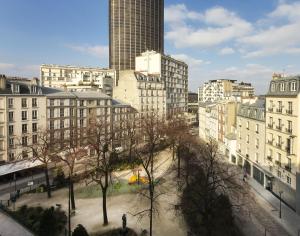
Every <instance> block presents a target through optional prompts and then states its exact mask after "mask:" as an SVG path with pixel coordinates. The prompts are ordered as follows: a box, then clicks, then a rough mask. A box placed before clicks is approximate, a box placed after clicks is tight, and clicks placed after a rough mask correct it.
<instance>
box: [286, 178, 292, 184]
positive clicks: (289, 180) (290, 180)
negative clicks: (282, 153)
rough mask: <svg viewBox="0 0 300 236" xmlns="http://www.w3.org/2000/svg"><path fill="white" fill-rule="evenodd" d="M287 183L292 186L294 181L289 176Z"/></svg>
mask: <svg viewBox="0 0 300 236" xmlns="http://www.w3.org/2000/svg"><path fill="white" fill-rule="evenodd" d="M286 182H287V183H288V184H289V185H291V184H292V179H291V177H290V176H287V177H286Z"/></svg>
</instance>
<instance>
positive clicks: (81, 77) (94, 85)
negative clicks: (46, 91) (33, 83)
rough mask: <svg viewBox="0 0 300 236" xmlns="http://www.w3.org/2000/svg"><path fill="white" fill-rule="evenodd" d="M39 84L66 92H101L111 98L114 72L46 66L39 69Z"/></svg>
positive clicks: (88, 68)
mask: <svg viewBox="0 0 300 236" xmlns="http://www.w3.org/2000/svg"><path fill="white" fill-rule="evenodd" d="M40 78H41V83H42V85H43V86H45V87H52V88H62V89H65V90H68V91H78V92H83V91H91V90H92V91H101V92H102V93H105V94H106V95H108V96H112V93H113V85H114V82H115V80H116V71H115V70H113V69H103V68H91V67H82V66H69V65H68V66H61V65H46V64H43V65H41V67H40Z"/></svg>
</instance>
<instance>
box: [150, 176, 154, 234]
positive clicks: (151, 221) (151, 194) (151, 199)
mask: <svg viewBox="0 0 300 236" xmlns="http://www.w3.org/2000/svg"><path fill="white" fill-rule="evenodd" d="M151 182H152V181H151ZM153 192H154V186H153V183H151V184H150V224H149V228H150V229H149V231H150V236H152V227H153V196H154V193H153Z"/></svg>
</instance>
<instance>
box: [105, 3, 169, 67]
mask: <svg viewBox="0 0 300 236" xmlns="http://www.w3.org/2000/svg"><path fill="white" fill-rule="evenodd" d="M146 50H154V51H157V52H160V53H163V51H164V0H109V67H110V68H113V69H117V70H126V69H135V57H136V56H138V55H140V54H141V53H142V52H144V51H146Z"/></svg>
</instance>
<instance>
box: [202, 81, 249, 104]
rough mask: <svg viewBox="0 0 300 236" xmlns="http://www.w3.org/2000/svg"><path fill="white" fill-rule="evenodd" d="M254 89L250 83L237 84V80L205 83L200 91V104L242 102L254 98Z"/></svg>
mask: <svg viewBox="0 0 300 236" xmlns="http://www.w3.org/2000/svg"><path fill="white" fill-rule="evenodd" d="M253 96H254V88H253V87H252V85H251V84H250V83H244V82H241V83H237V82H236V80H228V79H219V80H210V81H208V82H205V83H204V84H203V85H202V86H201V87H200V88H199V89H198V100H199V102H214V101H222V100H232V99H235V100H236V101H241V100H242V99H243V98H247V97H253Z"/></svg>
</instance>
